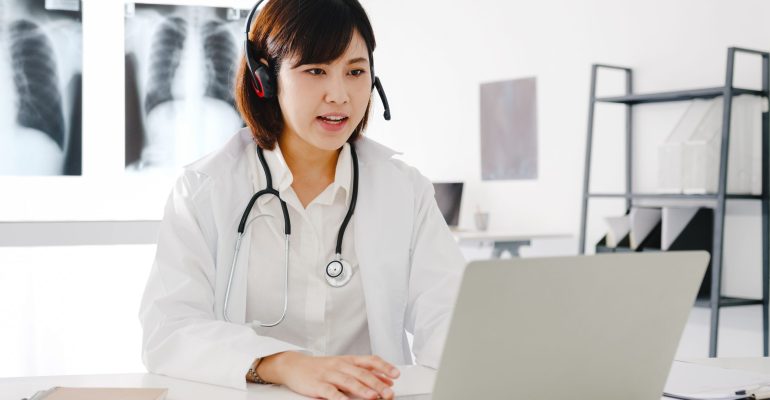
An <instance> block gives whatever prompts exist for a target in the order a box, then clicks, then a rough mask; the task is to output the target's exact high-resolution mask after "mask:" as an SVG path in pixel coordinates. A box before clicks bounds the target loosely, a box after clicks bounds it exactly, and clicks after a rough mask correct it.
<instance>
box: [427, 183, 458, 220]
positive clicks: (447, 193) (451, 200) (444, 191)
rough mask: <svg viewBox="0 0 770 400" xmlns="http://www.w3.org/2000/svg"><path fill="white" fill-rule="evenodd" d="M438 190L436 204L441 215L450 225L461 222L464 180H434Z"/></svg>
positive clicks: (436, 190)
mask: <svg viewBox="0 0 770 400" xmlns="http://www.w3.org/2000/svg"><path fill="white" fill-rule="evenodd" d="M433 189H434V191H435V192H436V204H438V209H439V210H441V215H443V216H444V220H445V221H446V223H447V225H449V226H450V227H456V226H457V225H458V224H459V222H460V205H461V203H462V197H463V183H462V182H433Z"/></svg>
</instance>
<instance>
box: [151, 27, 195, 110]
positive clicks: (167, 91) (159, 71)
mask: <svg viewBox="0 0 770 400" xmlns="http://www.w3.org/2000/svg"><path fill="white" fill-rule="evenodd" d="M185 39H187V21H185V20H184V19H182V18H180V17H172V18H166V20H165V21H163V23H162V24H161V26H160V28H159V29H158V32H157V33H156V34H155V38H154V39H153V43H152V50H151V51H152V53H151V55H150V73H149V79H148V87H147V97H146V98H145V101H144V110H145V112H146V113H149V112H150V111H152V109H153V108H155V106H157V105H158V104H161V103H164V102H166V101H170V100H172V99H173V96H172V95H171V85H172V84H173V81H174V76H175V75H176V72H177V69H178V68H179V63H180V61H181V56H182V48H183V47H184V42H185Z"/></svg>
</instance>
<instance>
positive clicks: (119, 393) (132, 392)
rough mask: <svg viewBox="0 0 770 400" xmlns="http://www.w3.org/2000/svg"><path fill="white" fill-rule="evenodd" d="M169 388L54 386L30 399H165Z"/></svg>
mask: <svg viewBox="0 0 770 400" xmlns="http://www.w3.org/2000/svg"><path fill="white" fill-rule="evenodd" d="M167 392H168V390H167V389H149V388H73V387H54V388H51V389H49V390H46V391H44V392H38V393H37V394H35V395H34V396H32V397H31V398H30V400H107V399H109V400H163V399H165V398H166V393H167Z"/></svg>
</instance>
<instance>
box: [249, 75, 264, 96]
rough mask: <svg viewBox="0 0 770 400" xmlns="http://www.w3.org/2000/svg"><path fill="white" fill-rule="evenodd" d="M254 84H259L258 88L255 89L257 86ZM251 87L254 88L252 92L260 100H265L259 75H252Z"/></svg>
mask: <svg viewBox="0 0 770 400" xmlns="http://www.w3.org/2000/svg"><path fill="white" fill-rule="evenodd" d="M254 82H259V88H258V87H257V85H256V84H255V83H254ZM251 87H253V88H254V92H256V93H257V97H259V98H260V99H264V98H265V91H264V89H263V88H264V85H262V81H261V80H259V75H257V74H254V79H253V80H252V81H251Z"/></svg>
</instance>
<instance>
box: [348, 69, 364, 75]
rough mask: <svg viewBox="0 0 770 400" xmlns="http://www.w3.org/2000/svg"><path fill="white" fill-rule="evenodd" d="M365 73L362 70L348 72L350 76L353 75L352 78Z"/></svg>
mask: <svg viewBox="0 0 770 400" xmlns="http://www.w3.org/2000/svg"><path fill="white" fill-rule="evenodd" d="M365 73H366V71H365V70H363V69H354V70H352V71H350V74H351V75H353V76H359V75H363V74H365Z"/></svg>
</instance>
